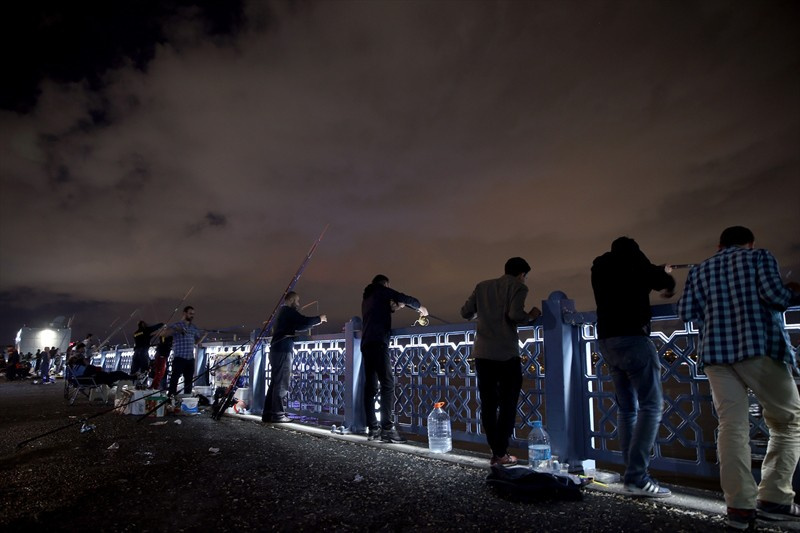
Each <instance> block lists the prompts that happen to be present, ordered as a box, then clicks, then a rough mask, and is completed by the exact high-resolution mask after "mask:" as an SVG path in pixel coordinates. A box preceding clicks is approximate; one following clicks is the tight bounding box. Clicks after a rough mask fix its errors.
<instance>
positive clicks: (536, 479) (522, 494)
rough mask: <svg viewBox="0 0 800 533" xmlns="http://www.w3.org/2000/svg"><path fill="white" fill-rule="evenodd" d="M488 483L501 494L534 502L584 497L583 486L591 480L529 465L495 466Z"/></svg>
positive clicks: (487, 478) (508, 497)
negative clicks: (532, 468)
mask: <svg viewBox="0 0 800 533" xmlns="http://www.w3.org/2000/svg"><path fill="white" fill-rule="evenodd" d="M486 483H487V484H489V486H491V487H493V488H494V490H495V491H496V492H497V493H498V495H499V496H501V497H504V498H507V499H510V500H514V501H522V502H531V501H537V500H545V499H558V500H580V499H582V498H583V493H582V490H583V487H585V486H586V485H588V484H589V483H591V480H590V479H588V478H580V477H578V476H576V475H574V474H562V473H560V472H542V471H538V470H531V469H530V468H528V467H525V466H512V467H503V466H499V465H494V466H492V467H491V472H489V475H488V476H486Z"/></svg>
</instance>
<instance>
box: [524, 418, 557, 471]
mask: <svg viewBox="0 0 800 533" xmlns="http://www.w3.org/2000/svg"><path fill="white" fill-rule="evenodd" d="M528 464H529V465H530V467H531V468H532V469H534V470H545V471H550V470H552V468H553V465H552V463H551V452H550V435H548V434H547V431H545V430H544V428H543V427H542V421H541V420H536V421H535V422H534V423H533V427H532V428H531V432H530V433H529V434H528Z"/></svg>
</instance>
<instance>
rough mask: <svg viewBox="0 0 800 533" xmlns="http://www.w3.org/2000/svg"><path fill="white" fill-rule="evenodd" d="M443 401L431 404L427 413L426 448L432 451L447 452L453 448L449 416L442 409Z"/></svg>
mask: <svg viewBox="0 0 800 533" xmlns="http://www.w3.org/2000/svg"><path fill="white" fill-rule="evenodd" d="M442 407H444V402H438V403H435V404H433V411H431V414H429V415H428V448H429V449H430V451H432V452H433V453H447V452H449V451H450V450H452V449H453V434H452V432H451V430H450V416H449V415H448V414H447V413H446V412H445V411H444V409H442Z"/></svg>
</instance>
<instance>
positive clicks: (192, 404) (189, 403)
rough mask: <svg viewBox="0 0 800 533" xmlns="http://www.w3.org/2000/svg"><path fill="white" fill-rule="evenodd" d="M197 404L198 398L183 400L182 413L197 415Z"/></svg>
mask: <svg viewBox="0 0 800 533" xmlns="http://www.w3.org/2000/svg"><path fill="white" fill-rule="evenodd" d="M197 402H198V399H197V398H181V411H182V412H184V413H196V412H197Z"/></svg>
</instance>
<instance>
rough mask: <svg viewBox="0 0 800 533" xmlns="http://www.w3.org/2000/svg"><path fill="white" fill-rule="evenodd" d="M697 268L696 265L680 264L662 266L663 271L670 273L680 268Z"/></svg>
mask: <svg viewBox="0 0 800 533" xmlns="http://www.w3.org/2000/svg"><path fill="white" fill-rule="evenodd" d="M696 266H697V263H682V264H680V265H664V270H666V271H667V272H670V271H671V270H677V269H681V268H694V267H696Z"/></svg>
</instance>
